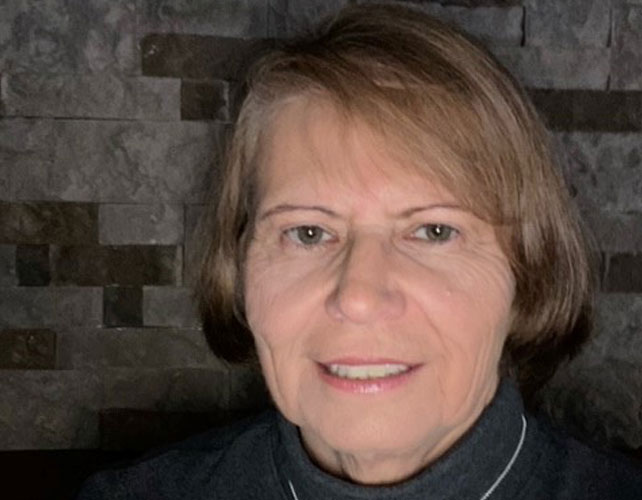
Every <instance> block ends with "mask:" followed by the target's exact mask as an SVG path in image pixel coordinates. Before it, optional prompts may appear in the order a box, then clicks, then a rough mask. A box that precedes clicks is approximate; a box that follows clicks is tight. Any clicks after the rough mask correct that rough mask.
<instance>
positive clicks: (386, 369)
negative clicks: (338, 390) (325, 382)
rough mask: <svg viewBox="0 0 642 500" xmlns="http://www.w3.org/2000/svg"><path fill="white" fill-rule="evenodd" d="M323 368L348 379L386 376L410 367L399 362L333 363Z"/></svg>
mask: <svg viewBox="0 0 642 500" xmlns="http://www.w3.org/2000/svg"><path fill="white" fill-rule="evenodd" d="M325 368H326V370H328V372H329V373H330V374H332V375H334V376H335V377H339V378H344V379H350V380H372V379H379V378H386V377H391V376H395V375H399V374H401V373H405V372H407V371H409V370H410V369H411V367H410V366H409V365H405V364H399V363H384V364H376V365H341V364H334V363H333V364H329V365H325Z"/></svg>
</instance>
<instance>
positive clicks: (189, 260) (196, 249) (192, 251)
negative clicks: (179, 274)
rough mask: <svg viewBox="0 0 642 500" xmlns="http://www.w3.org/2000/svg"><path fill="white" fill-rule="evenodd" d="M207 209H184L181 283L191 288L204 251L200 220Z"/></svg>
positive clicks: (193, 206)
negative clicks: (183, 258)
mask: <svg viewBox="0 0 642 500" xmlns="http://www.w3.org/2000/svg"><path fill="white" fill-rule="evenodd" d="M206 209H207V206H206V205H188V206H187V207H186V208H185V264H184V266H183V283H185V284H186V285H188V286H191V285H193V284H194V283H195V281H196V279H197V276H198V272H199V268H200V262H201V257H202V255H203V251H204V249H203V248H202V247H203V240H204V233H203V232H204V231H205V229H204V228H203V226H202V225H203V222H202V221H201V218H202V217H203V216H204V214H205V210H206Z"/></svg>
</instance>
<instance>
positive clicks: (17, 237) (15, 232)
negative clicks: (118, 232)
mask: <svg viewBox="0 0 642 500" xmlns="http://www.w3.org/2000/svg"><path fill="white" fill-rule="evenodd" d="M97 241H98V209H97V206H96V205H95V204H92V203H58V202H34V203H10V202H2V201H0V243H14V244H35V245H40V244H47V243H53V244H57V245H74V244H83V245H87V244H91V243H96V242H97Z"/></svg>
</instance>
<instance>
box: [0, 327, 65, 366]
mask: <svg viewBox="0 0 642 500" xmlns="http://www.w3.org/2000/svg"><path fill="white" fill-rule="evenodd" d="M55 367H56V333H55V332H53V331H51V330H36V329H31V330H0V369H3V370H17V369H23V370H38V369H47V368H49V369H51V368H55Z"/></svg>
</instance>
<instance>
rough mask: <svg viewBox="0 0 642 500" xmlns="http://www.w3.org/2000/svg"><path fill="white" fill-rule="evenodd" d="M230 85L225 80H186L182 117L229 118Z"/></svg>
mask: <svg viewBox="0 0 642 500" xmlns="http://www.w3.org/2000/svg"><path fill="white" fill-rule="evenodd" d="M228 92H229V91H228V85H227V83H226V82H223V81H220V80H218V81H198V82H194V81H185V80H183V82H182V84H181V119H183V120H223V121H226V120H229V116H230V113H229V108H228Z"/></svg>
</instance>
